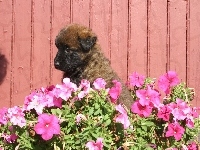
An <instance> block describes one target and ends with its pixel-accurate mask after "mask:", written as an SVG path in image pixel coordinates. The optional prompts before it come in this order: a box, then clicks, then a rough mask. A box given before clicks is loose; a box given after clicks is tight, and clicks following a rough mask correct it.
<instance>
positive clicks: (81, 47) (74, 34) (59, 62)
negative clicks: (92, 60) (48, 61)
mask: <svg viewBox="0 0 200 150" xmlns="http://www.w3.org/2000/svg"><path fill="white" fill-rule="evenodd" d="M96 40H97V37H96V35H95V34H94V33H93V32H92V30H91V29H89V28H87V27H84V26H81V25H78V24H72V25H69V26H67V27H64V28H63V29H61V31H60V32H59V33H58V35H57V36H56V39H55V45H56V47H57V48H58V52H57V55H56V57H55V59H54V66H55V68H56V69H59V70H61V71H64V72H67V73H73V72H74V71H75V70H76V69H77V68H78V67H80V66H81V65H84V64H83V63H84V59H85V58H86V57H87V56H88V55H89V54H90V51H91V49H92V47H93V46H94V45H95V43H96Z"/></svg>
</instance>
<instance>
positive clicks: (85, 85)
mask: <svg viewBox="0 0 200 150" xmlns="http://www.w3.org/2000/svg"><path fill="white" fill-rule="evenodd" d="M79 90H81V91H80V92H79V93H78V99H82V98H83V97H85V96H86V95H87V94H88V93H89V92H90V90H91V89H90V82H89V81H87V80H85V79H83V80H81V84H80V86H79Z"/></svg>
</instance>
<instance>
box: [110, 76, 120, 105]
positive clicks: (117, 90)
mask: <svg viewBox="0 0 200 150" xmlns="http://www.w3.org/2000/svg"><path fill="white" fill-rule="evenodd" d="M113 84H114V86H113V87H112V88H111V89H110V90H109V92H108V93H109V95H110V97H111V102H113V103H116V101H117V99H118V98H119V95H120V94H121V91H122V87H121V83H120V82H118V81H117V80H113Z"/></svg>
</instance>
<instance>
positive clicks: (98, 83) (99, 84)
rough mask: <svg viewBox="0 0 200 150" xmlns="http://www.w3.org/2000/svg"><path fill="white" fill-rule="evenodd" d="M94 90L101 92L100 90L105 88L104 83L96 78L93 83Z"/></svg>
mask: <svg viewBox="0 0 200 150" xmlns="http://www.w3.org/2000/svg"><path fill="white" fill-rule="evenodd" d="M93 85H94V88H95V89H96V90H101V89H105V86H106V81H105V80H104V79H102V78H97V79H96V80H95V81H94V83H93Z"/></svg>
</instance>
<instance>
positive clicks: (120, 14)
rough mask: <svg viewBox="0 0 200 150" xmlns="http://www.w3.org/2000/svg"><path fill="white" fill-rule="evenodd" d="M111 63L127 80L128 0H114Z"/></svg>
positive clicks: (121, 76) (124, 79) (122, 77)
mask: <svg viewBox="0 0 200 150" xmlns="http://www.w3.org/2000/svg"><path fill="white" fill-rule="evenodd" d="M111 27H112V30H111V65H112V67H113V68H114V69H115V70H116V72H117V74H118V75H119V77H120V78H121V79H122V80H123V81H127V56H128V41H127V39H128V1H127V0H126V1H120V0H112V24H111Z"/></svg>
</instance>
